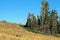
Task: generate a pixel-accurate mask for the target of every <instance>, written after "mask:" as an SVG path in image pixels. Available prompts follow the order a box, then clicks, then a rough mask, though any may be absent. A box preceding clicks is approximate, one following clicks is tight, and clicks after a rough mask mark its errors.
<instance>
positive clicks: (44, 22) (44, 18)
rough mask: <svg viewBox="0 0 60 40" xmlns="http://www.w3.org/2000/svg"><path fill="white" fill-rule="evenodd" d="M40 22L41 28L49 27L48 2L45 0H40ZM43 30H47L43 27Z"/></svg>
mask: <svg viewBox="0 0 60 40" xmlns="http://www.w3.org/2000/svg"><path fill="white" fill-rule="evenodd" d="M40 23H41V26H42V28H44V27H49V24H50V16H49V4H48V2H47V1H44V0H43V1H42V9H41V14H40ZM43 31H44V32H46V31H47V29H46V28H45V29H43Z"/></svg>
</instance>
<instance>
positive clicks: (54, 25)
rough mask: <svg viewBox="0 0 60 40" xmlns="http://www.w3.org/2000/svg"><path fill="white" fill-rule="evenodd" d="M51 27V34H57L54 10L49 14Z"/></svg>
mask: <svg viewBox="0 0 60 40" xmlns="http://www.w3.org/2000/svg"><path fill="white" fill-rule="evenodd" d="M51 22H52V23H51V25H52V34H56V33H57V12H56V10H52V13H51Z"/></svg>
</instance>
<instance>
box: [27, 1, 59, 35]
mask: <svg viewBox="0 0 60 40" xmlns="http://www.w3.org/2000/svg"><path fill="white" fill-rule="evenodd" d="M57 18H58V16H57V12H56V10H52V11H49V4H48V2H46V1H42V8H41V14H40V16H37V19H36V17H35V16H34V14H31V13H29V14H28V18H27V23H26V25H27V27H28V30H29V31H32V32H35V33H38V32H39V33H41V32H42V33H45V34H49V35H51V34H52V35H57V33H58V30H57V29H58V24H57V22H58V20H57Z"/></svg>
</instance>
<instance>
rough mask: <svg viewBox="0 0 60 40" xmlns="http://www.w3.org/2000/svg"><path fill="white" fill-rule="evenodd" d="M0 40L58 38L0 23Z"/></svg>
mask: <svg viewBox="0 0 60 40" xmlns="http://www.w3.org/2000/svg"><path fill="white" fill-rule="evenodd" d="M0 40H60V38H58V37H53V36H47V35H42V34H35V33H32V32H28V31H27V30H25V29H23V28H22V27H20V26H19V25H18V24H13V23H7V22H0Z"/></svg>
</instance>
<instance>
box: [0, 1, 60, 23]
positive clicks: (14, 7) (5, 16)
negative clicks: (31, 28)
mask: <svg viewBox="0 0 60 40" xmlns="http://www.w3.org/2000/svg"><path fill="white" fill-rule="evenodd" d="M46 1H48V2H49V6H50V10H52V9H56V10H57V13H58V15H60V0H46ZM41 2H42V0H0V21H1V20H6V21H8V22H14V23H21V24H25V23H26V19H27V16H28V12H31V13H34V15H35V16H37V15H40V11H41Z"/></svg>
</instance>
